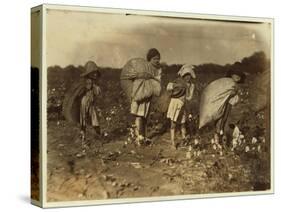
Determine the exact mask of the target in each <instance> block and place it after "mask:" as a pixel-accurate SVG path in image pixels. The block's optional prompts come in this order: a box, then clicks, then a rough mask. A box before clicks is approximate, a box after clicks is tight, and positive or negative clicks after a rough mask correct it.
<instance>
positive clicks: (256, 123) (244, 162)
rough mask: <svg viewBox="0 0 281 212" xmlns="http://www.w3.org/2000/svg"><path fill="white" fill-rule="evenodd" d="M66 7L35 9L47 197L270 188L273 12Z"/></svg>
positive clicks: (140, 195) (133, 197) (62, 198)
mask: <svg viewBox="0 0 281 212" xmlns="http://www.w3.org/2000/svg"><path fill="white" fill-rule="evenodd" d="M75 8H76V9H71V7H69V8H68V7H65V8H64V7H63V6H58V8H57V9H56V8H55V7H51V8H48V7H47V8H46V11H45V14H44V15H43V17H44V18H45V20H43V24H44V27H43V31H44V33H45V34H44V35H43V38H44V41H43V50H42V51H43V55H44V56H43V57H44V59H43V72H42V73H43V74H46V114H45V116H46V126H47V129H46V138H44V137H43V143H44V142H45V144H43V145H42V146H43V147H44V146H46V149H45V150H44V148H43V150H42V151H43V154H45V153H46V160H43V163H45V167H46V169H44V168H43V172H44V170H45V171H46V173H45V174H43V177H44V176H45V177H46V179H42V181H46V202H48V203H59V202H68V201H81V202H80V203H82V204H83V201H92V203H93V204H94V203H95V201H99V200H117V202H118V200H122V199H124V200H126V201H127V202H129V201H133V202H134V201H138V199H139V200H144V198H145V200H148V201H149V200H157V198H159V199H161V198H164V199H166V200H167V199H169V198H171V199H174V198H191V197H193V196H195V197H200V198H201V197H204V196H206V197H207V196H208V195H211V196H212V195H214V196H223V195H224V194H225V196H232V195H240V194H241V195H242V194H244V195H245V194H247V195H251V194H263V193H272V189H273V184H272V182H273V181H272V173H273V172H272V168H273V167H272V134H271V132H272V117H271V115H272V104H271V102H272V86H271V84H272V80H271V79H272V71H273V70H272V67H273V66H272V60H273V55H272V48H273V47H272V28H273V22H272V20H271V19H262V18H253V19H251V18H244V19H243V18H232V17H231V16H230V17H227V16H225V17H223V18H222V17H221V16H218V17H216V16H208V15H205V16H204V15H202V16H201V15H197V16H196V15H189V16H188V15H184V14H179V15H178V16H176V15H175V14H172V15H171V14H169V13H168V14H167V15H166V14H165V13H164V12H163V13H162V15H160V13H153V12H151V13H149V12H144V13H142V12H134V11H131V12H130V11H127V10H126V11H124V12H123V13H122V12H120V11H117V12H116V11H114V10H105V11H102V10H93V11H91V10H87V9H85V8H84V9H82V7H81V9H80V8H79V7H75ZM34 54H38V52H37V53H36V52H34ZM36 66H37V67H36ZM44 67H45V68H44ZM32 69H33V70H41V68H40V65H39V64H36V62H35V63H34V65H33V67H32ZM44 71H45V72H44ZM37 77H38V76H37ZM43 83H44V81H43ZM43 86H44V85H43ZM43 91H44V90H43ZM43 101H44V99H43ZM43 121H44V120H43ZM37 149H38V147H37ZM34 151H35V150H34ZM44 158H45V157H43V159H44ZM35 159H36V158H35ZM34 164H35V165H36V167H37V169H36V170H37V172H36V171H35V172H34V173H32V174H33V178H34V179H36V180H37V182H38V181H39V177H38V175H39V174H38V169H39V168H38V158H37V159H36V162H35V163H34ZM43 166H44V165H43ZM43 185H44V183H43ZM38 186H39V185H38V184H34V187H36V189H37V190H36V191H35V192H33V194H34V195H37V198H38V195H39V194H38ZM200 195H201V196H200ZM109 203H110V201H109Z"/></svg>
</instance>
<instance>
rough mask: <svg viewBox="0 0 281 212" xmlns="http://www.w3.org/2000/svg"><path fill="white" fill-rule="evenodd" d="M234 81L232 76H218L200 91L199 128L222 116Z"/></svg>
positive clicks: (233, 88) (234, 88)
mask: <svg viewBox="0 0 281 212" xmlns="http://www.w3.org/2000/svg"><path fill="white" fill-rule="evenodd" d="M235 90H236V83H235V82H234V81H233V80H232V78H220V79H217V80H215V81H213V82H211V83H210V84H209V85H208V86H207V87H206V88H205V89H204V90H203V92H202V94H201V100H200V114H199V116H200V117H199V118H200V120H199V129H200V128H202V127H203V126H205V125H206V124H208V123H210V122H212V121H216V120H218V119H219V118H221V117H222V115H223V112H224V109H225V106H226V103H227V100H228V99H229V97H230V95H231V94H232V92H233V91H235Z"/></svg>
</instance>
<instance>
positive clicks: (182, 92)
mask: <svg viewBox="0 0 281 212" xmlns="http://www.w3.org/2000/svg"><path fill="white" fill-rule="evenodd" d="M193 68H194V67H193V66H190V65H183V66H182V68H181V69H180V71H179V72H178V75H179V78H177V79H176V80H175V81H174V82H172V83H169V84H168V86H167V90H168V91H169V92H171V101H170V104H169V108H168V112H167V118H169V119H170V120H171V143H172V145H173V146H174V147H176V143H175V131H176V125H177V123H178V124H180V126H181V134H182V138H183V139H185V138H186V136H187V132H186V126H185V124H186V121H187V113H186V110H185V106H186V104H187V103H188V101H190V100H191V99H192V97H193V93H194V87H195V86H194V83H192V81H191V79H192V78H193V79H195V78H196V76H195V73H194V70H193Z"/></svg>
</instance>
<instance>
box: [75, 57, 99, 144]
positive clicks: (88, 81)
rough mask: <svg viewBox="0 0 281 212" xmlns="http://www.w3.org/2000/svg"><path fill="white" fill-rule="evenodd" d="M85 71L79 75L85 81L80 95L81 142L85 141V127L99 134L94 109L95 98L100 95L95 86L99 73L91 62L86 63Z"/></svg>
mask: <svg viewBox="0 0 281 212" xmlns="http://www.w3.org/2000/svg"><path fill="white" fill-rule="evenodd" d="M85 69H86V72H85V73H83V74H81V77H83V78H84V79H85V86H84V89H82V91H81V94H80V95H81V104H80V126H81V131H80V135H81V139H82V140H85V134H86V126H87V125H91V126H93V128H94V130H95V132H96V134H98V135H100V133H101V132H100V125H99V119H98V114H97V109H96V102H97V97H98V96H100V94H101V90H100V87H99V85H98V84H97V83H98V80H99V78H100V72H99V70H98V67H97V65H96V64H95V63H94V62H93V61H89V62H87V63H86V65H85Z"/></svg>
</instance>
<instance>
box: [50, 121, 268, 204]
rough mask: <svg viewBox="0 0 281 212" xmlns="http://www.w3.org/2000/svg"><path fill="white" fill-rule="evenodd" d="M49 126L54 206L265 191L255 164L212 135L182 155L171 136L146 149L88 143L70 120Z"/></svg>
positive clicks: (107, 142)
mask: <svg viewBox="0 0 281 212" xmlns="http://www.w3.org/2000/svg"><path fill="white" fill-rule="evenodd" d="M48 124H49V126H48V163H47V164H48V192H47V197H48V201H68V200H98V199H109V198H127V197H152V196H170V195H183V194H204V193H214V192H215V193H218V192H241V191H252V190H257V189H259V188H256V187H255V183H254V181H253V180H254V178H255V177H254V176H253V172H252V170H251V167H250V164H249V163H247V162H245V161H243V160H244V159H243V158H242V157H240V156H238V155H237V154H235V153H234V152H232V151H231V150H230V149H225V148H223V147H220V146H218V148H215V147H214V145H213V144H211V142H210V141H209V138H208V135H205V137H201V138H200V139H191V140H190V141H189V142H188V143H187V144H185V145H182V146H180V147H179V148H178V149H177V150H176V149H173V148H172V147H171V145H170V143H169V133H168V132H166V133H164V134H163V135H161V136H158V137H154V138H153V139H152V143H151V144H149V145H147V146H141V147H138V146H135V145H134V144H133V143H131V142H128V141H127V137H126V136H123V137H121V138H118V139H116V140H107V139H106V138H103V139H98V138H95V137H96V136H95V135H94V134H93V133H92V132H89V133H88V140H87V143H86V144H82V142H81V140H80V139H79V136H78V135H79V128H78V127H76V126H71V125H69V124H68V123H66V122H64V121H59V122H55V121H50V122H49V123H48ZM178 137H180V135H178ZM261 189H263V188H261Z"/></svg>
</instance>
